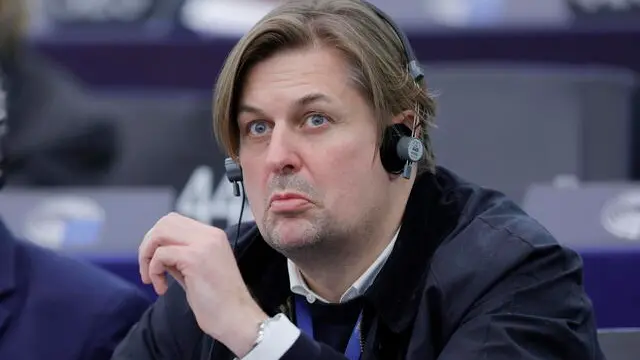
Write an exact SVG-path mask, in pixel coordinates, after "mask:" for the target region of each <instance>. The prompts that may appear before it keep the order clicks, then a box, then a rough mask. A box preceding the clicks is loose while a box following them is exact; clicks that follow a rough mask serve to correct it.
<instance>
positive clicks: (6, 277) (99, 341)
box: [0, 68, 150, 360]
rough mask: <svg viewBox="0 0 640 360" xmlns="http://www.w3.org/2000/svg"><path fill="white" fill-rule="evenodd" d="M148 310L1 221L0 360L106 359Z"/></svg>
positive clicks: (138, 297)
mask: <svg viewBox="0 0 640 360" xmlns="http://www.w3.org/2000/svg"><path fill="white" fill-rule="evenodd" d="M0 70H1V68H0ZM0 85H2V86H0V187H1V186H2V184H3V183H4V180H5V178H6V175H7V174H6V173H7V172H6V170H7V169H6V167H5V166H4V165H6V163H7V161H6V160H7V157H6V156H5V155H6V152H5V151H2V150H4V149H6V142H5V140H6V136H7V135H9V134H10V130H8V126H7V123H8V121H7V114H8V113H11V112H10V111H7V110H6V109H5V107H6V106H11V103H10V102H8V101H7V100H8V99H11V96H10V95H9V96H7V92H10V91H11V89H12V87H11V84H10V83H9V82H8V81H7V79H6V78H5V77H4V76H2V71H0ZM149 303H150V301H149V299H147V298H146V297H145V296H144V295H143V294H142V293H141V291H140V290H138V289H136V288H135V287H134V286H133V285H131V284H129V283H126V282H125V281H124V280H122V279H119V278H117V277H116V276H115V275H112V274H109V273H107V272H106V271H104V270H101V269H98V268H97V267H94V266H91V265H89V264H86V263H83V262H80V261H78V260H74V259H72V258H67V257H65V256H63V255H60V254H57V253H55V252H53V251H50V250H48V249H44V248H41V247H38V246H36V245H35V244H31V243H28V242H24V241H20V240H17V239H16V238H14V236H13V235H12V234H11V233H10V232H9V230H8V228H7V227H6V226H5V224H4V223H3V222H2V221H0V359H20V360H36V359H37V360H39V359H65V360H67V359H68V360H100V359H109V358H110V357H111V354H112V353H113V350H114V348H115V346H116V345H117V344H118V343H119V342H120V340H122V338H123V337H124V336H125V335H126V333H127V331H128V330H129V328H130V327H131V326H132V324H133V323H135V322H136V321H137V320H138V319H139V318H140V316H141V314H142V313H143V312H144V310H145V309H146V308H147V307H148V306H149Z"/></svg>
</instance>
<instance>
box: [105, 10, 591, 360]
mask: <svg viewBox="0 0 640 360" xmlns="http://www.w3.org/2000/svg"><path fill="white" fill-rule="evenodd" d="M392 24H393V23H392V22H391V20H389V19H387V17H386V16H384V14H382V13H381V12H379V11H377V10H376V9H375V8H372V7H370V6H368V5H367V4H366V3H363V2H361V1H357V0H315V1H287V2H283V3H282V5H280V6H279V7H277V8H276V9H275V10H273V11H272V12H271V13H269V14H268V15H267V16H266V17H264V18H263V19H262V20H260V21H259V22H258V23H257V24H256V25H255V26H254V27H253V28H252V29H251V30H250V31H249V32H247V33H246V35H245V36H244V37H243V38H242V39H241V40H240V41H239V42H238V44H237V45H236V47H235V48H234V49H233V50H232V52H231V54H230V55H229V56H228V58H227V61H226V62H225V64H224V67H223V68H222V71H221V72H220V76H219V78H218V83H217V85H216V91H215V98H214V107H213V108H214V128H215V130H216V136H217V138H218V140H219V143H220V144H221V147H222V148H223V149H224V150H225V151H226V153H227V154H229V156H231V158H232V159H233V160H234V161H235V162H236V165H238V167H237V168H234V167H233V166H231V167H230V169H232V170H233V171H230V172H229V174H230V175H232V176H231V179H230V180H233V181H242V184H243V190H246V192H245V194H246V198H247V200H248V203H249V205H250V207H251V211H252V213H253V215H254V217H255V221H254V222H248V223H245V224H243V225H242V226H240V225H238V226H236V227H231V228H229V229H227V231H223V230H221V229H219V228H216V227H213V226H209V225H207V224H203V223H201V222H198V221H194V220H193V219H190V218H187V217H185V216H182V215H179V214H175V213H174V214H169V215H167V216H165V217H163V218H162V219H160V220H159V221H158V222H157V223H156V225H155V226H153V227H152V228H151V229H150V230H149V232H148V233H147V234H146V235H145V236H144V238H143V240H142V243H141V245H140V250H139V257H138V259H139V265H140V273H141V277H142V279H143V281H144V282H145V283H152V284H153V285H154V288H155V289H156V291H157V292H158V293H159V294H161V296H160V298H159V299H158V300H157V301H156V303H155V304H154V305H153V306H152V307H151V308H150V309H149V310H148V311H147V312H146V313H145V314H144V315H143V317H142V319H141V321H140V322H139V323H138V324H136V325H135V326H134V327H133V328H132V330H131V332H130V333H129V335H128V336H127V338H126V339H125V340H124V341H123V342H122V343H121V345H120V346H119V347H118V348H117V349H116V351H115V353H114V357H113V359H114V360H151V359H202V360H205V359H208V360H214V359H217V360H230V359H232V358H234V356H237V357H239V358H242V359H245V360H249V359H251V360H253V359H263V360H269V359H283V360H284V359H306V360H313V359H316V360H319V359H335V360H338V359H360V358H363V359H385V360H387V359H415V360H417V359H421V360H423V359H432V360H435V359H439V360H462V359H465V360H466V359H477V360H480V359H492V360H511V359H531V360H534V359H536V360H543V359H544V360H546V359H581V360H600V359H603V358H604V356H603V354H602V352H601V351H600V348H599V344H598V339H597V332H596V330H597V329H596V319H595V314H594V311H593V307H592V305H591V301H590V299H589V297H588V296H587V294H586V293H585V290H584V287H583V285H582V262H581V259H580V257H579V255H578V254H577V253H576V252H575V251H573V250H571V249H568V248H566V247H563V246H561V245H560V244H559V243H558V242H557V241H556V239H554V238H553V236H552V235H550V234H549V232H548V231H546V230H545V229H544V228H543V227H542V226H540V224H539V223H537V222H536V221H535V219H532V218H531V217H529V216H528V215H527V214H526V213H524V212H523V211H522V210H521V209H519V208H518V206H517V205H516V204H514V203H513V202H512V201H511V200H509V199H508V198H506V197H505V196H504V195H503V194H501V193H499V192H497V191H493V190H491V189H486V188H483V187H480V186H478V185H475V184H473V183H470V182H468V181H466V180H465V179H462V178H460V177H459V176H458V175H456V174H455V173H454V172H452V171H450V170H449V169H446V168H444V167H441V166H436V161H435V156H434V153H433V149H432V144H431V142H430V135H431V125H432V123H433V117H434V116H435V101H434V98H433V97H432V96H431V94H429V93H428V91H427V88H426V84H425V82H424V79H423V75H424V74H422V72H421V70H420V69H419V66H418V64H417V59H415V57H414V55H413V54H412V51H411V50H410V45H409V44H408V41H407V40H403V35H402V33H401V32H400V30H398V29H394V26H393V25H392ZM470 156H473V155H472V154H470ZM409 159H411V160H412V162H414V163H411V162H409V163H408V162H407V160H409ZM226 165H232V164H231V163H227V164H226ZM410 165H413V166H410ZM167 166H168V167H171V166H173V164H167ZM169 275H170V276H169Z"/></svg>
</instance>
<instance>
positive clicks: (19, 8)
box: [0, 0, 28, 51]
mask: <svg viewBox="0 0 640 360" xmlns="http://www.w3.org/2000/svg"><path fill="white" fill-rule="evenodd" d="M25 2H26V1H25V0H0V50H3V51H4V50H6V49H7V48H12V47H14V46H15V45H16V44H17V43H19V42H20V39H21V38H22V36H23V35H24V32H25V31H26V28H27V21H28V20H27V18H28V16H27V8H26V5H25Z"/></svg>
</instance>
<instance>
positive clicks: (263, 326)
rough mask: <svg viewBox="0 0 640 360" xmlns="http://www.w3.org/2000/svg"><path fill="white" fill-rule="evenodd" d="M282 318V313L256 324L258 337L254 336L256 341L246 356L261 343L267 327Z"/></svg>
mask: <svg viewBox="0 0 640 360" xmlns="http://www.w3.org/2000/svg"><path fill="white" fill-rule="evenodd" d="M284 316H285V315H284V314H283V313H279V314H277V315H276V316H273V317H270V318H267V319H265V320H263V321H261V322H260V323H259V324H258V336H256V340H255V341H254V342H253V345H252V346H251V350H249V352H248V353H247V355H249V354H250V353H251V352H252V351H253V350H254V349H255V348H256V347H257V346H258V345H259V344H260V343H261V342H262V340H263V339H264V334H265V333H266V332H267V329H268V328H269V325H270V324H271V323H273V322H277V321H280V320H282V318H284ZM245 356H246V355H245ZM234 360H240V359H238V358H237V357H236V358H234Z"/></svg>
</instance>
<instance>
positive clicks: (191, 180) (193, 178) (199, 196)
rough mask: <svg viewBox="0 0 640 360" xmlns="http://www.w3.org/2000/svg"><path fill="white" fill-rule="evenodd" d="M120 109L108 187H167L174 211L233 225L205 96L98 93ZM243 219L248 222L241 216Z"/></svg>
mask: <svg viewBox="0 0 640 360" xmlns="http://www.w3.org/2000/svg"><path fill="white" fill-rule="evenodd" d="M100 96H101V97H103V98H104V99H108V101H109V102H110V103H111V104H112V107H114V108H117V109H118V110H119V114H118V116H117V117H116V119H117V126H118V134H119V135H118V139H119V141H118V151H119V155H118V159H119V160H118V162H117V164H115V166H114V167H113V169H112V172H111V174H110V176H109V179H108V182H107V184H108V185H109V186H166V187H170V188H171V189H173V190H174V191H175V194H176V204H175V210H176V211H178V212H180V213H182V214H183V215H186V216H189V217H191V218H194V219H196V220H199V221H202V222H205V223H210V224H213V225H215V226H219V227H226V226H228V225H230V224H231V223H234V222H237V221H238V214H239V212H240V206H241V199H240V198H237V197H234V196H233V193H232V189H231V184H230V183H229V181H227V180H226V177H225V173H224V167H223V164H224V156H223V154H222V152H220V150H219V149H218V147H217V146H216V143H215V140H214V136H213V127H212V122H213V120H212V115H211V93H210V92H188V91H179V90H174V91H146V92H144V93H141V92H138V91H133V90H130V91H125V90H122V91H120V92H109V93H106V92H101V93H100ZM244 214H245V215H244V219H243V220H249V219H250V218H251V216H250V211H245V213H244Z"/></svg>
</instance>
